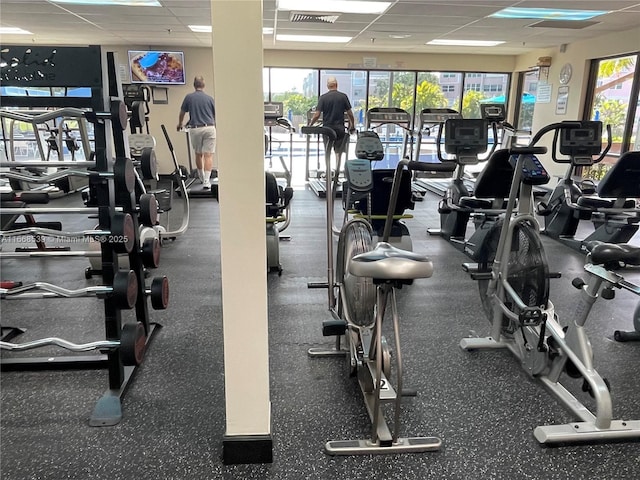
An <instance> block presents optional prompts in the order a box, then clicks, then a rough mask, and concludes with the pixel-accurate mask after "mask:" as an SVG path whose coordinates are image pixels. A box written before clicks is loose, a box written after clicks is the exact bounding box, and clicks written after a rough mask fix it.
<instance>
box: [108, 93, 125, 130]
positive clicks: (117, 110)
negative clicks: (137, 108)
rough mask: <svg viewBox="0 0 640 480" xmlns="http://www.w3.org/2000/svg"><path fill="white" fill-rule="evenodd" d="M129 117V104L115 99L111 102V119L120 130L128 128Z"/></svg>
mask: <svg viewBox="0 0 640 480" xmlns="http://www.w3.org/2000/svg"><path fill="white" fill-rule="evenodd" d="M128 118H129V113H128V112H127V105H126V104H125V103H124V102H123V101H122V100H113V101H112V102H111V121H112V122H114V123H115V124H116V125H117V126H118V128H120V130H122V131H125V130H126V129H127V119H128Z"/></svg>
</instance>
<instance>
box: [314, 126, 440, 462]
mask: <svg viewBox="0 0 640 480" xmlns="http://www.w3.org/2000/svg"><path fill="white" fill-rule="evenodd" d="M302 133H303V134H306V135H324V136H326V137H327V138H328V139H329V141H328V144H327V148H326V150H325V157H326V161H327V165H329V161H330V156H331V147H332V144H333V142H334V141H335V139H336V135H335V132H334V131H333V130H331V129H330V128H326V127H303V128H302ZM356 151H357V152H358V153H357V156H358V158H359V159H360V164H359V168H358V169H353V168H348V169H347V171H349V172H350V173H349V177H348V184H349V188H354V189H358V190H360V191H361V192H362V191H364V190H366V188H367V185H371V183H372V182H371V164H370V161H372V160H380V159H382V157H383V156H384V153H383V149H382V144H381V142H380V139H379V138H377V135H376V136H373V135H363V136H361V137H360V138H359V139H358V144H357V146H356ZM425 166H426V168H432V167H433V166H430V165H429V164H425V163H422V162H410V161H409V160H408V159H402V160H400V162H398V165H397V167H396V169H395V174H394V176H393V183H392V189H391V198H390V200H389V206H388V210H387V218H386V222H385V228H384V231H383V234H382V241H380V242H378V243H377V244H374V243H373V240H372V236H373V232H372V228H371V226H370V224H369V222H368V221H367V220H366V219H365V218H352V219H351V220H348V221H347V222H346V223H345V224H344V225H343V226H342V228H341V230H340V233H339V239H338V250H337V261H336V266H335V270H334V266H333V265H334V254H333V241H334V240H333V235H334V232H333V208H334V207H333V205H334V202H333V193H332V180H331V178H329V177H327V179H326V188H327V195H326V203H327V238H326V240H327V266H328V268H327V270H328V280H327V282H326V283H322V284H310V285H309V287H310V288H327V291H328V303H329V311H330V312H331V315H332V317H333V319H332V320H328V321H325V322H324V323H323V327H322V331H323V335H324V336H335V337H336V342H335V348H332V349H326V348H314V349H310V350H309V355H310V356H313V357H322V356H334V355H340V356H346V357H347V358H348V364H349V371H350V374H351V375H352V376H356V377H357V379H358V383H359V386H360V389H361V391H362V395H363V398H364V403H365V406H366V408H367V411H368V413H369V418H370V420H371V434H370V437H369V438H368V439H357V440H344V441H341V440H336V441H329V442H327V443H326V444H325V452H326V453H327V454H329V455H357V454H381V453H406V452H426V451H433V450H438V449H439V448H440V445H441V441H440V439H438V438H435V437H402V438H401V437H400V436H399V428H400V414H401V406H402V397H403V395H406V394H407V393H409V392H408V391H407V390H404V389H403V380H402V374H403V370H402V353H401V349H400V336H399V318H398V312H397V305H396V289H398V288H401V287H402V286H403V285H408V284H411V283H412V282H413V280H414V279H417V278H428V277H430V276H431V275H432V273H433V264H432V262H431V261H430V260H429V259H428V258H427V257H426V256H424V255H420V254H417V253H413V252H410V251H406V250H402V249H399V248H396V247H393V246H392V245H391V244H390V243H388V240H389V236H390V233H391V227H392V223H393V217H394V213H395V205H396V203H397V199H398V194H399V190H400V178H401V174H402V172H403V170H404V169H405V168H409V169H411V168H421V167H425ZM436 168H437V167H436ZM370 193H371V192H370ZM369 204H371V202H369ZM387 310H390V311H391V320H392V323H393V337H394V339H395V343H394V350H393V354H392V353H391V347H390V346H389V344H388V343H387V341H386V339H385V337H384V336H383V335H382V324H383V319H384V316H385V312H386V311H387ZM343 337H344V339H345V342H346V344H347V345H346V348H342V346H341V339H342V338H343ZM394 367H395V368H394ZM392 375H393V376H394V377H395V382H392V381H391V378H392ZM385 404H393V417H392V418H393V427H392V428H390V427H389V424H388V423H387V419H386V416H385V411H384V409H383V406H384V405H385Z"/></svg>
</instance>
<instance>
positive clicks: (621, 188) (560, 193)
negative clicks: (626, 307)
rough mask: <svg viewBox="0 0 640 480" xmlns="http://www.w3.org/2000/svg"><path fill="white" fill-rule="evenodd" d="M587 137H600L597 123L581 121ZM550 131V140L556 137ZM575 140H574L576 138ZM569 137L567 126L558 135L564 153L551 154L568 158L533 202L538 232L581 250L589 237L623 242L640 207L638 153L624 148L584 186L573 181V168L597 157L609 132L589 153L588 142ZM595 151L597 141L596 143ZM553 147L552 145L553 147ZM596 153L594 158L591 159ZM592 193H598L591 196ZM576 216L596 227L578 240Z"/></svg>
mask: <svg viewBox="0 0 640 480" xmlns="http://www.w3.org/2000/svg"><path fill="white" fill-rule="evenodd" d="M582 123H583V125H584V134H585V138H586V139H599V138H600V137H601V136H602V132H601V128H602V126H601V124H600V123H599V122H582ZM557 137H558V135H557V134H556V135H555V136H554V144H555V143H556V142H557V141H558V139H557ZM578 140H579V141H578ZM578 140H576V139H574V138H572V137H571V134H570V131H569V132H566V133H565V134H564V135H562V136H561V137H560V139H559V144H560V153H562V154H565V155H568V158H557V157H554V159H553V160H554V161H555V162H557V163H569V167H568V168H567V171H566V173H565V176H564V177H563V178H562V179H561V180H560V181H559V182H558V184H557V185H556V187H555V188H554V189H553V192H551V193H550V194H549V195H548V197H547V198H545V199H544V200H543V201H541V202H540V203H539V204H538V209H537V210H538V211H537V213H538V214H540V215H543V216H544V223H545V228H544V230H543V232H542V233H544V234H546V235H548V236H549V237H551V238H553V239H555V240H558V241H560V242H561V243H563V244H564V245H567V246H569V247H571V248H573V249H575V250H578V251H583V252H584V251H586V245H587V244H589V243H590V242H593V241H599V242H607V243H627V242H628V241H629V240H631V238H632V237H633V236H634V235H635V233H636V232H637V231H638V225H639V224H640V208H638V206H637V205H636V201H635V198H638V197H640V170H639V169H638V164H639V163H640V152H626V153H624V154H623V155H622V156H621V157H620V158H619V159H618V161H617V162H616V163H615V164H614V165H613V166H612V167H611V169H610V170H609V171H608V172H607V174H606V175H605V176H604V178H603V179H602V180H601V181H600V182H599V183H598V185H597V187H596V186H592V187H591V188H590V190H589V191H586V190H585V188H584V181H583V182H580V185H579V183H578V182H576V181H574V179H573V178H572V174H573V172H574V170H575V169H576V168H578V167H585V166H591V165H594V164H596V163H598V162H600V161H601V160H602V159H604V157H605V155H606V154H607V152H608V151H609V148H610V147H611V131H610V128H609V130H608V144H607V147H606V149H605V150H604V151H603V152H602V153H601V154H599V155H595V154H593V151H591V150H590V149H592V148H593V147H592V146H591V145H590V142H587V141H583V140H582V139H578ZM596 148H597V149H598V150H597V151H598V152H599V146H597V147H596ZM554 151H555V148H554ZM593 157H596V158H593ZM595 193H597V195H593V194H595ZM581 220H591V221H592V222H593V225H594V227H595V230H594V231H593V232H592V233H590V234H589V235H588V236H587V237H585V238H583V239H579V238H576V232H577V230H578V224H579V222H580V221H581Z"/></svg>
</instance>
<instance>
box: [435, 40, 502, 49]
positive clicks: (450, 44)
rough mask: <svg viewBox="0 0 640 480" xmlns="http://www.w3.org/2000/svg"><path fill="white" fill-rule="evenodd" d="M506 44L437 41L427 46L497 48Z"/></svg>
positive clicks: (491, 41) (479, 41) (478, 41)
mask: <svg viewBox="0 0 640 480" xmlns="http://www.w3.org/2000/svg"><path fill="white" fill-rule="evenodd" d="M502 43H504V42H503V41H501V40H447V39H437V40H431V41H430V42H427V45H446V46H456V47H495V46H496V45H500V44H502Z"/></svg>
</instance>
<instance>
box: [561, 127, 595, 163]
mask: <svg viewBox="0 0 640 480" xmlns="http://www.w3.org/2000/svg"><path fill="white" fill-rule="evenodd" d="M580 123H581V126H580V127H577V128H576V127H574V128H562V130H561V132H560V153H561V154H563V155H568V156H570V157H572V158H575V157H578V158H588V159H591V157H592V156H594V155H600V152H601V150H602V123H601V122H598V121H583V122H580Z"/></svg>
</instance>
